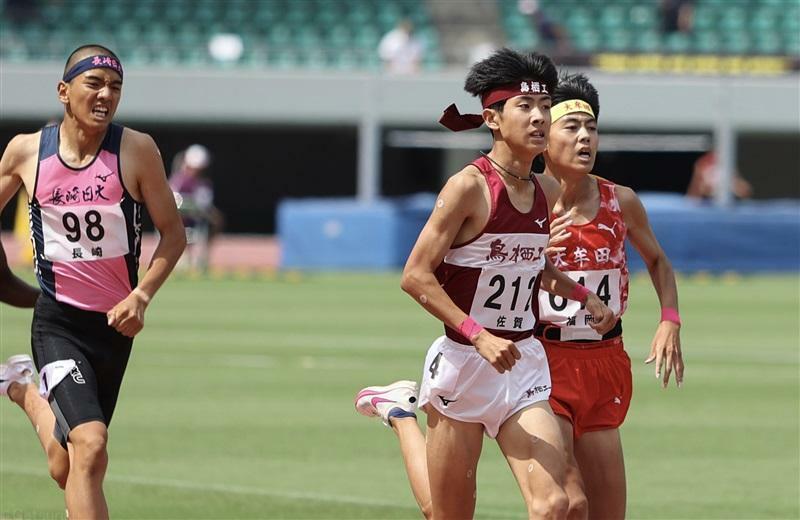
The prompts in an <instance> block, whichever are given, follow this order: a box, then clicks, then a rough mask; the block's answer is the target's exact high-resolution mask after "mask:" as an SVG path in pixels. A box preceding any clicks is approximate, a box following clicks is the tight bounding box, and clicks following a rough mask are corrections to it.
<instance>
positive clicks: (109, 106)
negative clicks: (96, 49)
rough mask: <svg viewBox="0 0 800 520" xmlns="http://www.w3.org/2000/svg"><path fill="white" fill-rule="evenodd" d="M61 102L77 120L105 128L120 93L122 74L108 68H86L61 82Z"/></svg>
mask: <svg viewBox="0 0 800 520" xmlns="http://www.w3.org/2000/svg"><path fill="white" fill-rule="evenodd" d="M62 89H63V91H62V90H61V89H60V91H61V92H60V93H61V94H62V96H61V97H62V102H64V101H65V100H66V104H67V105H68V107H69V110H70V111H71V112H72V114H73V115H74V116H75V118H77V119H78V121H80V122H81V123H83V124H85V125H87V126H89V127H94V128H97V129H105V128H106V127H107V126H108V125H109V124H110V123H111V120H112V119H113V118H114V114H115V113H116V111H117V105H119V100H120V97H121V96H122V78H120V76H119V74H117V73H116V72H114V71H113V70H111V69H90V70H87V71H86V72H84V73H83V74H81V75H79V76H78V77H76V78H74V79H73V80H72V81H70V82H69V83H63V82H62Z"/></svg>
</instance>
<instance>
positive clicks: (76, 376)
mask: <svg viewBox="0 0 800 520" xmlns="http://www.w3.org/2000/svg"><path fill="white" fill-rule="evenodd" d="M69 375H71V376H72V380H73V381H75V382H76V383H78V384H79V385H85V384H86V380H85V379H84V378H83V374H81V370H80V369H79V368H78V366H77V365H75V368H73V369H72V371H71V372H70V373H69Z"/></svg>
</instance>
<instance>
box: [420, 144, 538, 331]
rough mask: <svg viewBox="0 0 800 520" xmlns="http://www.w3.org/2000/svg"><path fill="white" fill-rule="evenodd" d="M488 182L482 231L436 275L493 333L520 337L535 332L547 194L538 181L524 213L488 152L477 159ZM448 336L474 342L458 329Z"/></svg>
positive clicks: (456, 250)
mask: <svg viewBox="0 0 800 520" xmlns="http://www.w3.org/2000/svg"><path fill="white" fill-rule="evenodd" d="M472 164H473V165H474V166H475V167H477V168H478V169H479V170H480V171H481V173H482V174H483V176H484V177H485V178H486V182H487V183H488V185H489V192H490V193H491V201H492V206H491V210H490V214H489V221H488V222H487V223H486V226H485V227H484V228H483V230H482V231H481V233H480V234H479V235H478V236H477V237H475V238H474V239H473V240H471V241H470V242H467V243H466V244H462V245H458V246H453V247H452V248H450V250H449V251H448V252H447V254H446V255H445V257H444V260H443V261H442V263H441V264H440V265H439V267H437V269H436V273H435V274H436V279H437V280H438V281H439V283H440V284H441V285H442V287H443V288H444V290H445V292H446V293H447V294H448V295H449V296H450V298H451V299H452V300H453V302H454V303H455V304H456V305H457V306H458V307H459V308H460V309H461V310H462V311H464V312H465V313H467V314H469V315H470V316H471V317H472V318H473V319H474V320H475V321H476V322H478V323H479V324H480V325H482V326H483V327H484V328H486V329H487V330H489V331H490V332H491V333H492V334H494V335H496V336H499V337H503V338H507V339H510V340H511V341H515V342H516V341H520V340H523V339H526V338H529V337H531V335H532V332H533V328H534V325H535V324H536V319H537V316H538V309H537V300H536V298H531V297H532V295H536V294H537V293H538V290H539V284H540V280H541V272H542V269H544V265H545V254H544V250H545V248H546V247H547V241H548V238H549V234H550V222H549V219H548V209H547V198H546V197H545V195H544V192H543V191H542V188H541V186H540V185H539V182H538V181H537V180H536V179H535V178H534V179H533V181H532V182H533V183H534V185H535V187H536V193H535V196H534V202H533V207H532V208H531V210H530V211H529V212H528V213H521V212H520V211H519V210H517V209H516V208H515V207H514V205H513V204H512V203H511V200H510V199H509V197H508V193H507V191H506V188H505V185H504V184H503V181H502V179H501V178H500V174H499V173H497V171H496V170H495V169H494V167H493V166H492V164H491V163H490V162H489V160H488V159H486V158H485V157H481V158H480V159H477V160H476V161H474V162H473V163H472ZM445 333H446V334H447V337H448V338H450V339H452V340H453V341H456V342H458V343H461V344H465V345H469V344H470V342H469V340H468V339H467V338H465V337H463V336H462V335H461V334H459V333H458V331H456V330H453V329H451V328H449V327H445Z"/></svg>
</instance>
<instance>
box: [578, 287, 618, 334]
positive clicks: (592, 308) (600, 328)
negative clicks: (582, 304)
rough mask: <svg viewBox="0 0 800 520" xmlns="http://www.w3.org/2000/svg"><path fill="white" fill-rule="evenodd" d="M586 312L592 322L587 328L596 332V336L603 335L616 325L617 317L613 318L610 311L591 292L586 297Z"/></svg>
mask: <svg viewBox="0 0 800 520" xmlns="http://www.w3.org/2000/svg"><path fill="white" fill-rule="evenodd" d="M586 310H587V311H589V314H591V315H592V321H591V322H590V324H589V326H590V327H592V328H593V329H594V330H595V331H597V333H598V334H601V335H602V334H605V333H606V332H608V331H610V330H611V329H613V328H614V325H615V324H616V323H617V317H616V316H614V313H613V312H611V309H609V308H608V306H607V305H606V304H605V303H603V300H601V299H600V298H599V297H598V296H597V295H596V294H594V293H592V292H590V293H589V295H588V296H587V297H586Z"/></svg>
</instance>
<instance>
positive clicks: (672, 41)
mask: <svg viewBox="0 0 800 520" xmlns="http://www.w3.org/2000/svg"><path fill="white" fill-rule="evenodd" d="M499 5H500V10H501V12H500V14H501V20H502V24H503V28H504V30H505V32H506V35H507V38H508V41H509V43H510V44H511V45H512V46H514V47H519V48H533V47H535V46H536V44H537V43H538V42H539V41H540V40H541V35H539V34H538V33H537V30H536V27H535V25H536V24H534V23H533V22H532V20H531V19H530V17H529V16H526V15H524V14H522V13H520V11H519V7H518V5H519V3H518V0H500V2H499ZM538 5H539V9H540V10H541V12H542V13H543V14H544V15H545V16H546V17H547V18H549V19H550V20H551V21H553V22H555V23H556V24H558V25H560V26H561V27H562V28H563V29H564V30H565V31H566V32H567V33H568V34H569V40H570V44H571V46H572V47H573V48H574V49H575V50H576V51H578V52H582V53H586V54H592V53H598V52H626V53H652V52H660V53H698V54H723V55H724V54H731V55H735V54H759V55H788V56H797V55H798V54H800V2H797V1H794V0H696V2H695V8H694V14H693V21H692V29H691V31H690V32H689V33H671V34H665V33H663V32H662V31H661V27H660V23H661V20H660V13H659V7H658V6H659V2H658V1H657V0H639V1H636V2H632V1H631V0H604V1H602V2H599V1H598V2H594V1H592V2H588V1H582V0H538Z"/></svg>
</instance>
